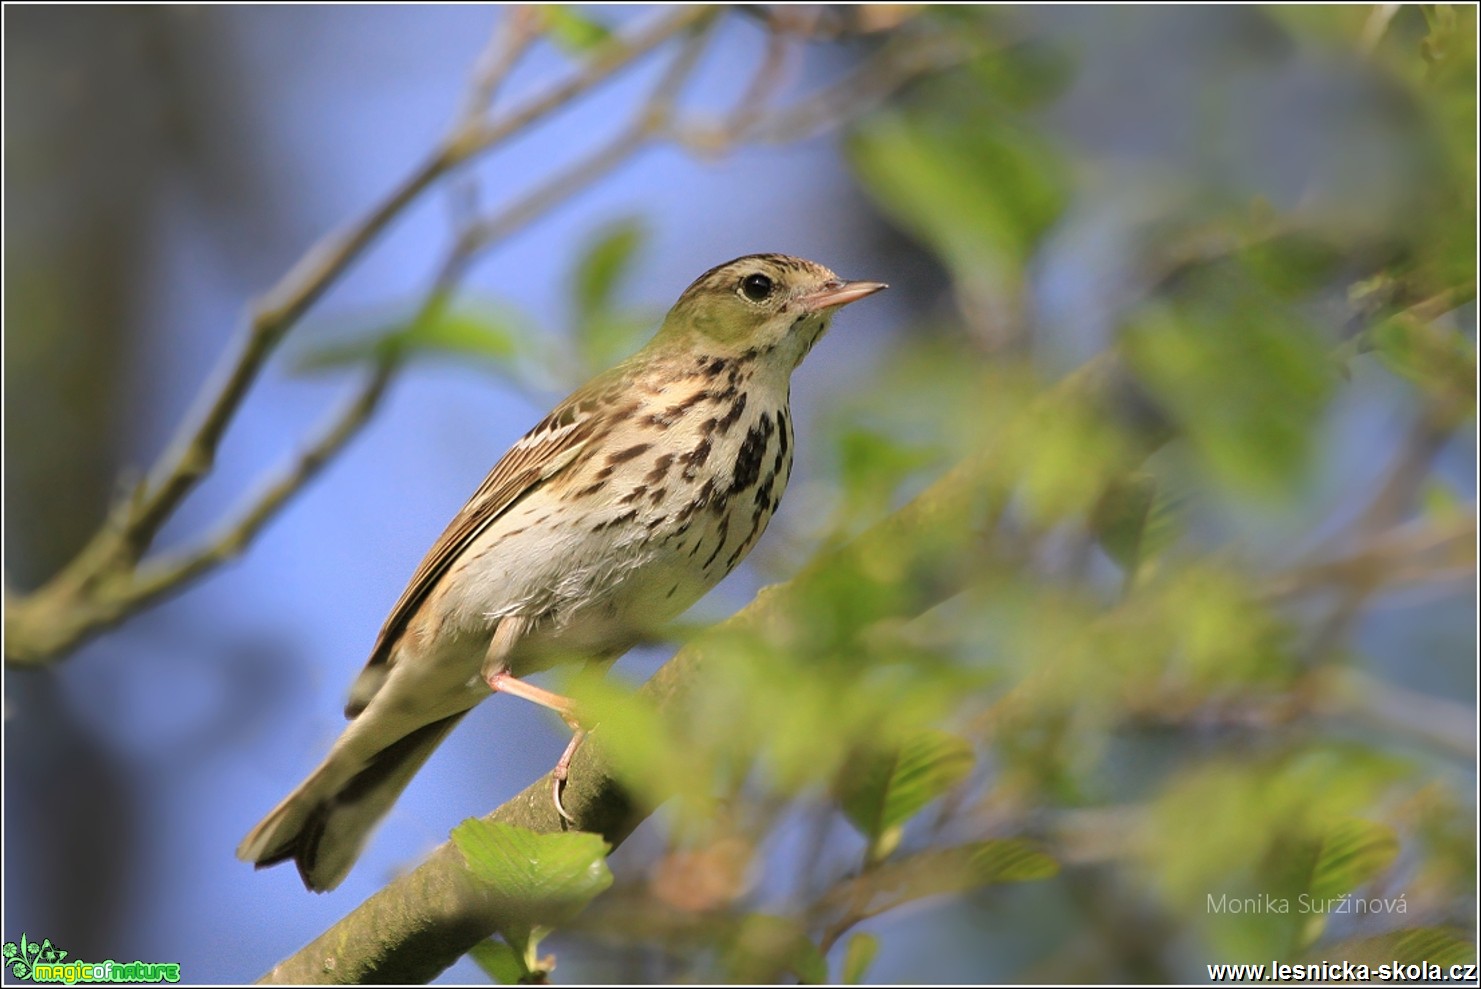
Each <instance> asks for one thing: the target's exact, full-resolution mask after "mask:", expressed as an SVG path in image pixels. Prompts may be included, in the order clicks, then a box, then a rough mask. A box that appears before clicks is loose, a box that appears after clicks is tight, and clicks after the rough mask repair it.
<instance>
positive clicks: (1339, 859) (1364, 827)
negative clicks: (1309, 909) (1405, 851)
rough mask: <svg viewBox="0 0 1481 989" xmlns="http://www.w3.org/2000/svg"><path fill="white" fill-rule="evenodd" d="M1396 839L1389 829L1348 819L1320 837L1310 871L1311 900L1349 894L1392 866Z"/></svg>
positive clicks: (1396, 844) (1396, 849)
mask: <svg viewBox="0 0 1481 989" xmlns="http://www.w3.org/2000/svg"><path fill="white" fill-rule="evenodd" d="M1398 854H1399V839H1398V836H1397V835H1395V834H1394V831H1393V829H1392V828H1390V827H1388V826H1386V825H1383V824H1377V823H1374V822H1373V821H1361V820H1356V819H1354V820H1347V821H1342V822H1340V823H1339V824H1337V825H1335V826H1334V827H1333V828H1332V829H1331V830H1330V831H1328V832H1327V834H1326V835H1325V836H1323V838H1322V845H1321V851H1320V852H1319V853H1318V855H1317V860H1316V866H1315V868H1313V869H1312V874H1311V885H1310V887H1309V892H1310V893H1311V898H1312V899H1313V900H1324V899H1327V898H1328V897H1333V896H1341V895H1342V894H1343V893H1350V892H1352V891H1353V890H1355V889H1357V888H1358V887H1359V886H1361V885H1362V884H1363V883H1365V882H1367V881H1368V880H1370V879H1372V878H1374V877H1375V876H1377V875H1378V874H1379V873H1381V872H1382V871H1383V870H1384V869H1387V868H1388V867H1389V866H1390V865H1392V864H1393V861H1394V859H1395V858H1397V857H1398Z"/></svg>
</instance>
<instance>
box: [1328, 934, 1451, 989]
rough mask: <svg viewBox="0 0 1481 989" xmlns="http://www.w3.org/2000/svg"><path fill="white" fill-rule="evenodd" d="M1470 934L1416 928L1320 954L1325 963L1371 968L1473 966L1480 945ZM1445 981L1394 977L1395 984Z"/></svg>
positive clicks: (1358, 940) (1352, 942) (1340, 945)
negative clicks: (1332, 960) (1335, 961)
mask: <svg viewBox="0 0 1481 989" xmlns="http://www.w3.org/2000/svg"><path fill="white" fill-rule="evenodd" d="M1467 934H1468V932H1466V931H1463V930H1460V929H1459V928H1450V927H1414V928H1410V929H1409V930H1405V931H1390V932H1389V933H1387V934H1380V935H1378V936H1377V937H1364V938H1351V939H1349V940H1346V941H1339V942H1337V943H1336V944H1330V945H1324V946H1323V947H1322V948H1321V949H1320V952H1319V954H1320V957H1321V958H1323V959H1326V958H1342V959H1346V960H1349V961H1351V962H1353V963H1354V964H1366V965H1368V966H1370V967H1371V966H1376V965H1384V964H1388V965H1393V964H1394V963H1395V962H1397V963H1398V964H1400V965H1420V964H1430V965H1438V966H1440V967H1441V968H1442V969H1448V968H1449V967H1450V966H1451V965H1469V964H1473V963H1474V962H1475V961H1476V945H1475V942H1473V941H1471V940H1470V938H1469V937H1468V936H1467ZM1313 957H1315V956H1313ZM1447 974H1448V973H1447ZM1444 977H1445V975H1444V974H1442V975H1441V977H1440V979H1434V978H1431V977H1430V976H1429V975H1425V974H1421V975H1419V976H1418V977H1416V978H1406V977H1404V976H1403V975H1394V976H1392V977H1391V981H1395V982H1403V981H1409V982H1435V981H1442V980H1443V979H1444Z"/></svg>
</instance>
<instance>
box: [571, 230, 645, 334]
mask: <svg viewBox="0 0 1481 989" xmlns="http://www.w3.org/2000/svg"><path fill="white" fill-rule="evenodd" d="M647 238H648V234H647V231H646V230H645V229H644V227H643V224H642V221H640V220H638V219H636V218H632V217H629V218H627V219H623V220H619V221H617V222H616V223H613V224H610V225H609V226H607V227H605V228H603V229H602V230H600V231H598V232H597V234H596V236H595V237H594V239H593V240H592V241H591V243H590V244H588V245H587V246H586V248H585V250H583V251H582V252H581V256H580V257H579V258H577V260H576V267H575V270H574V271H573V272H572V274H571V281H572V286H571V288H572V291H573V292H574V293H575V298H576V313H577V316H578V317H579V318H580V321H581V322H585V321H586V320H587V319H590V318H591V317H592V315H594V314H600V313H605V312H607V311H609V310H610V309H611V308H612V305H613V301H614V297H615V295H616V291H617V286H618V284H619V283H620V282H621V281H622V280H623V279H624V278H625V277H627V275H628V273H629V272H630V271H631V269H632V263H633V260H634V258H635V257H636V255H637V252H638V250H639V249H640V248H641V247H642V246H643V242H644V241H645V240H647Z"/></svg>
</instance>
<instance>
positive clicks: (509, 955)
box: [468, 938, 529, 986]
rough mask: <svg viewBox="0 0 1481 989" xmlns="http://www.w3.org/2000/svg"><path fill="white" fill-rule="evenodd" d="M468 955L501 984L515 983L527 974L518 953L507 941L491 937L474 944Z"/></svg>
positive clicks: (486, 973) (510, 984) (485, 972)
mask: <svg viewBox="0 0 1481 989" xmlns="http://www.w3.org/2000/svg"><path fill="white" fill-rule="evenodd" d="M468 957H470V958H472V959H473V961H474V962H476V963H477V964H478V967H479V968H481V969H483V971H484V974H485V975H487V976H488V977H489V978H491V979H493V980H494V981H495V982H497V983H499V985H501V986H512V985H515V984H517V983H518V982H519V981H520V980H521V979H523V978H524V977H525V976H526V975H528V974H529V970H528V969H526V968H525V963H524V958H522V957H521V956H520V953H519V952H518V951H515V950H514V949H513V948H511V947H510V946H509V945H508V944H507V943H505V942H503V941H496V940H494V939H493V938H489V939H488V940H487V941H480V942H479V943H478V944H475V945H474V946H473V950H472V951H470V952H468Z"/></svg>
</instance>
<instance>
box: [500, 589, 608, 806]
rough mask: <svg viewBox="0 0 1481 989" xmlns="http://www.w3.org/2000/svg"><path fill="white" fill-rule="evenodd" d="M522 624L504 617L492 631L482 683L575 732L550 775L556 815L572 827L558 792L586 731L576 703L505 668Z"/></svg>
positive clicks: (551, 794) (523, 624)
mask: <svg viewBox="0 0 1481 989" xmlns="http://www.w3.org/2000/svg"><path fill="white" fill-rule="evenodd" d="M525 625H526V619H523V618H505V619H503V620H502V621H500V622H499V627H498V628H496V629H495V630H494V637H493V639H492V640H490V642H489V648H488V653H487V654H486V655H485V657H484V662H483V680H484V682H485V683H487V684H488V687H489V689H490V690H492V691H493V692H494V693H496V694H498V693H503V694H510V695H511V696H514V697H522V698H524V699H525V700H527V701H531V702H533V703H535V704H539V705H540V706H541V707H544V708H549V709H550V710H552V711H554V712H555V713H556V714H559V715H560V716H561V720H562V721H564V722H565V723H566V727H568V728H570V729H571V731H572V732H574V734H573V735H572V737H571V742H570V744H569V745H567V746H566V751H565V752H564V753H562V754H561V757H560V761H559V762H557V763H556V764H555V770H554V772H552V773H551V784H550V797H551V801H552V802H553V803H554V804H555V811H556V813H557V814H559V815H560V816H561V817H562V818H563V819H564V820H566V821H569V822H570V823H572V824H575V823H576V820H575V818H573V817H572V816H571V815H570V814H568V813H566V808H565V806H564V805H563V804H562V803H561V790H563V789H564V788H565V784H566V777H567V776H569V775H570V771H571V757H572V756H574V755H575V754H576V750H577V749H578V748H580V747H581V742H582V740H583V739H585V738H586V734H587V731H586V729H585V728H584V727H582V725H581V722H580V721H578V720H577V718H576V702H575V701H573V700H571V698H569V697H566V696H564V695H562V694H557V693H555V692H554V691H550V690H546V689H545V688H543V687H537V686H535V685H534V684H532V683H525V682H524V681H523V680H521V679H519V678H518V677H516V676H515V675H514V674H512V673H510V672H509V667H508V665H507V663H508V659H509V653H510V651H511V650H512V649H513V647H514V643H515V642H516V641H517V640H518V638H519V635H520V633H521V632H523V631H524V629H525Z"/></svg>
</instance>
